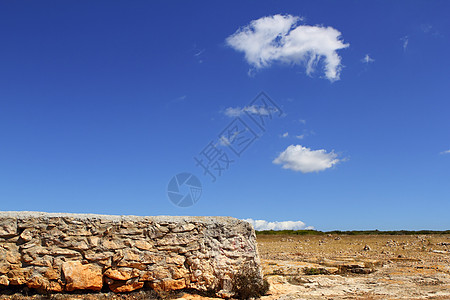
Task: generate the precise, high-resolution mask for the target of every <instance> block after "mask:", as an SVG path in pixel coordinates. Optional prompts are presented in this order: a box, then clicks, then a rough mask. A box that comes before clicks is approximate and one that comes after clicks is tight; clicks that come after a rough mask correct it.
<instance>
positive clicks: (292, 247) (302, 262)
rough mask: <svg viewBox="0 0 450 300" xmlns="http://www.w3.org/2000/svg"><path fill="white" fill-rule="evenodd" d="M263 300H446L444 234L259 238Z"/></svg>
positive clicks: (448, 274) (449, 258)
mask: <svg viewBox="0 0 450 300" xmlns="http://www.w3.org/2000/svg"><path fill="white" fill-rule="evenodd" d="M257 240H258V248H259V253H260V255H261V258H262V263H263V270H264V273H265V276H266V278H267V279H268V280H269V282H270V283H271V290H270V293H271V295H268V296H266V297H264V299H267V300H269V299H285V300H288V299H450V236H448V235H427V236H424V235H405V236H399V235H397V236H391V235H389V236H387V235H367V236H352V235H340V236H338V235H328V236H327V235H322V236H283V235H259V236H258V238H257Z"/></svg>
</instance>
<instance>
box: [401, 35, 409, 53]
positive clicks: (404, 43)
mask: <svg viewBox="0 0 450 300" xmlns="http://www.w3.org/2000/svg"><path fill="white" fill-rule="evenodd" d="M400 41H402V42H403V51H406V48H408V43H409V38H408V36H407V35H405V36H404V37H402V38H401V39H400Z"/></svg>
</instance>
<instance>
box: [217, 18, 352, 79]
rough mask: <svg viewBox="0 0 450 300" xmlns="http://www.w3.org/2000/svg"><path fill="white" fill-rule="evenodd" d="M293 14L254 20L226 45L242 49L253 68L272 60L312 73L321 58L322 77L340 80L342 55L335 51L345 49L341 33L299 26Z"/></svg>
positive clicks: (319, 27) (268, 64)
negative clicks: (302, 68)
mask: <svg viewBox="0 0 450 300" xmlns="http://www.w3.org/2000/svg"><path fill="white" fill-rule="evenodd" d="M300 20H301V19H300V18H299V17H295V16H292V15H273V16H268V17H263V18H260V19H257V20H253V21H251V22H250V24H249V25H247V26H244V27H242V28H240V29H239V30H238V31H236V32H235V33H234V34H233V35H231V36H229V37H228V38H227V39H226V42H227V44H228V45H229V46H231V47H232V48H233V49H235V50H237V51H241V52H244V54H245V59H246V60H247V62H248V63H249V64H250V65H251V66H253V67H254V68H256V69H261V68H264V67H269V66H270V65H271V64H272V63H273V62H282V63H286V64H291V65H298V64H301V65H305V66H306V72H307V74H308V75H309V74H311V73H312V72H313V71H314V69H315V67H316V66H317V64H318V63H319V61H321V59H323V64H324V71H325V76H326V77H327V78H328V79H329V80H330V81H335V80H339V73H340V70H341V58H340V57H339V55H338V54H337V52H336V51H337V50H339V49H343V48H347V47H348V46H349V44H344V43H343V41H342V40H341V33H340V32H339V31H338V30H336V29H334V28H332V27H323V26H309V25H298V24H297V23H298V22H299V21H300Z"/></svg>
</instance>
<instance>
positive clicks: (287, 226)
mask: <svg viewBox="0 0 450 300" xmlns="http://www.w3.org/2000/svg"><path fill="white" fill-rule="evenodd" d="M243 221H246V222H248V223H250V224H252V225H253V228H255V230H257V231H262V230H304V229H308V230H313V229H314V227H312V226H306V224H305V223H303V222H302V221H281V222H278V221H275V222H268V221H266V220H253V219H243Z"/></svg>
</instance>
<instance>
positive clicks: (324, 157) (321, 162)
mask: <svg viewBox="0 0 450 300" xmlns="http://www.w3.org/2000/svg"><path fill="white" fill-rule="evenodd" d="M337 157H338V155H337V154H336V153H334V152H333V151H331V152H329V153H327V151H326V150H324V149H320V150H311V149H310V148H306V147H303V146H302V145H295V146H294V145H290V146H289V147H287V148H286V150H284V151H283V152H282V153H281V154H280V155H279V156H278V157H277V158H275V159H274V160H273V163H274V164H278V165H282V166H283V169H291V170H294V171H300V172H302V173H311V172H319V171H323V170H326V169H328V168H331V167H332V166H334V165H335V164H337V163H338V162H340V161H341V159H338V158H337Z"/></svg>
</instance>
